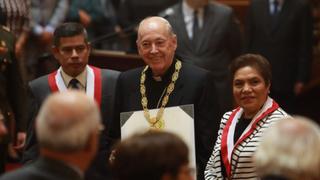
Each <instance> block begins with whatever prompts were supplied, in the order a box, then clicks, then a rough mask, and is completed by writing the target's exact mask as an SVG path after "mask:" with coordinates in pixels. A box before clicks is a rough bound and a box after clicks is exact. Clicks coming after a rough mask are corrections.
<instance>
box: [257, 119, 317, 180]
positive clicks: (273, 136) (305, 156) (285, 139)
mask: <svg viewBox="0 0 320 180" xmlns="http://www.w3.org/2000/svg"><path fill="white" fill-rule="evenodd" d="M255 163H256V166H257V172H258V174H259V176H260V177H261V178H262V180H273V179H286V180H300V179H304V180H317V179H320V171H319V170H320V127H319V126H318V125H317V124H316V123H314V122H312V121H311V120H309V119H306V118H304V117H299V116H297V117H294V118H289V117H288V118H285V119H283V120H281V121H279V122H278V123H276V124H275V125H274V126H273V127H271V128H270V129H268V131H266V133H265V134H264V136H263V138H262V140H261V144H260V146H259V147H258V149H257V151H256V154H255Z"/></svg>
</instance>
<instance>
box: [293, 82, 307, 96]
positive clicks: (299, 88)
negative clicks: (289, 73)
mask: <svg viewBox="0 0 320 180" xmlns="http://www.w3.org/2000/svg"><path fill="white" fill-rule="evenodd" d="M303 88H304V83H303V82H297V83H296V84H295V85H294V90H293V91H294V94H295V95H296V96H297V95H299V94H301V92H302V89H303Z"/></svg>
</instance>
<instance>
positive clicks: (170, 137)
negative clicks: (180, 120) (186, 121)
mask: <svg viewBox="0 0 320 180" xmlns="http://www.w3.org/2000/svg"><path fill="white" fill-rule="evenodd" d="M188 155H189V151H188V147H187V145H186V144H185V143H184V142H183V141H182V140H181V139H180V138H179V137H177V136H176V135H174V134H171V133H168V132H160V131H149V132H147V133H145V134H138V135H134V136H132V137H130V138H128V139H126V140H124V141H122V142H121V143H119V144H118V145H117V146H116V148H115V153H114V160H113V161H112V162H111V169H112V172H113V176H114V178H115V179H116V180H131V179H139V180H160V179H161V178H162V176H163V175H164V174H165V173H168V174H169V175H171V176H172V177H176V176H177V174H178V172H179V169H180V168H181V166H183V165H187V164H188V163H189V158H188V157H189V156H188Z"/></svg>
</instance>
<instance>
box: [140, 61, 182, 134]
mask: <svg viewBox="0 0 320 180" xmlns="http://www.w3.org/2000/svg"><path fill="white" fill-rule="evenodd" d="M181 67H182V64H181V61H179V60H177V62H176V64H175V71H174V73H173V74H172V77H171V82H170V84H169V85H168V87H167V88H166V89H167V91H166V94H165V96H164V97H163V99H162V101H161V107H160V109H159V111H158V112H157V115H156V117H152V118H151V117H150V112H149V109H148V99H147V96H146V86H145V84H144V83H145V81H146V71H147V69H148V68H149V66H146V67H145V68H144V69H143V71H142V72H141V78H140V93H141V104H142V108H143V111H144V117H145V118H146V120H147V121H148V122H149V124H150V127H151V128H155V129H163V128H164V126H165V123H164V120H163V118H162V116H163V113H164V107H165V106H166V105H167V103H168V101H169V96H170V94H171V93H172V91H173V90H174V86H175V83H176V81H177V79H178V77H179V72H180V69H181Z"/></svg>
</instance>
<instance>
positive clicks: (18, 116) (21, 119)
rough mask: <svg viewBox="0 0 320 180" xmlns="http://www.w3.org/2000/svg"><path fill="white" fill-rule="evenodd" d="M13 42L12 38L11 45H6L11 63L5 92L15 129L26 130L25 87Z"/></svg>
mask: <svg viewBox="0 0 320 180" xmlns="http://www.w3.org/2000/svg"><path fill="white" fill-rule="evenodd" d="M14 44H15V43H14V40H13V43H12V47H8V49H9V51H10V57H11V61H12V64H11V65H10V66H9V74H8V76H9V79H8V81H7V83H8V84H7V87H8V90H7V92H8V93H9V100H10V105H11V107H12V110H13V113H14V116H15V120H16V128H17V131H18V132H22V131H25V130H26V88H25V86H24V84H23V82H22V78H21V73H20V69H19V65H18V61H17V59H16V56H15V54H14V53H15V50H14Z"/></svg>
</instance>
